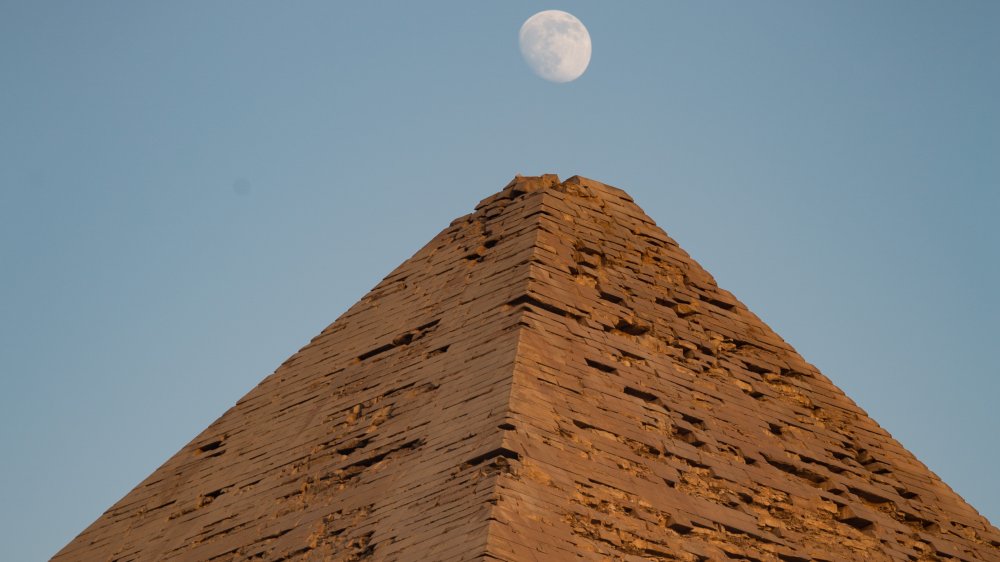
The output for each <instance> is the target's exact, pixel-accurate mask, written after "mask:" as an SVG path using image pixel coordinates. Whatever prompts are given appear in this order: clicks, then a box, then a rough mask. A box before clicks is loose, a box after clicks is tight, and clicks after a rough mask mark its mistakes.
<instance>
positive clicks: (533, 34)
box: [518, 10, 590, 82]
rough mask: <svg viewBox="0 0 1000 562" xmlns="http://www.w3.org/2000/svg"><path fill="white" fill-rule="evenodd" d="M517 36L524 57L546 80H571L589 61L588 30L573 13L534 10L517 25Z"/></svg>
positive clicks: (578, 74) (583, 69)
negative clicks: (519, 26)
mask: <svg viewBox="0 0 1000 562" xmlns="http://www.w3.org/2000/svg"><path fill="white" fill-rule="evenodd" d="M518 39H519V43H520V45H521V55H522V56H523V57H524V61H525V62H527V63H528V66H530V67H531V70H533V71H534V72H535V74H537V75H539V76H541V77H542V78H544V79H546V80H548V81H550V82H572V81H573V80H576V79H577V78H579V77H580V76H581V75H583V73H584V71H586V70H587V65H589V64H590V33H588V32H587V28H586V27H584V26H583V23H581V22H580V20H578V19H576V17H575V16H573V14H569V13H566V12H563V11H561V10H545V11H544V12H538V13H537V14H535V15H533V16H531V17H530V18H528V19H527V20H525V22H524V24H523V25H521V32H520V34H519V36H518Z"/></svg>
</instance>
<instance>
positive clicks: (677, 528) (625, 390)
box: [55, 175, 1000, 562]
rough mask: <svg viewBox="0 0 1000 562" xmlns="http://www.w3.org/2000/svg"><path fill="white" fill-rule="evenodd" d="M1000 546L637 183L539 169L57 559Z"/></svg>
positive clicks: (677, 553) (291, 362)
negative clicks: (708, 262)
mask: <svg viewBox="0 0 1000 562" xmlns="http://www.w3.org/2000/svg"><path fill="white" fill-rule="evenodd" d="M368 559H370V560H421V561H430V560H487V559H495V560H685V561H695V560H734V559H735V560H751V561H788V562H798V561H809V560H813V561H834V560H965V561H984V560H985V561H997V560H1000V532H998V530H997V529H996V528H994V527H993V526H991V525H990V523H989V522H988V521H987V520H986V519H985V518H984V517H982V516H981V515H980V514H978V513H977V512H976V511H975V510H974V509H973V508H972V507H971V506H969V505H968V504H967V503H966V502H965V501H964V500H962V498H961V497H959V496H958V495H957V494H956V493H955V492H953V491H952V490H951V489H950V488H949V487H948V486H947V485H945V484H944V483H943V482H942V481H941V480H940V479H939V478H938V477H937V476H936V475H934V474H933V473H932V472H931V471H930V470H928V469H927V467H925V466H924V465H923V464H921V463H920V462H919V461H918V460H917V459H916V458H915V457H914V456H913V455H912V454H910V453H909V452H908V451H907V450H906V449H905V448H903V446H902V445H900V444H899V443H898V442H897V441H896V440H894V439H893V438H892V437H891V436H890V435H889V434H888V433H887V432H886V431H885V430H883V429H882V428H881V427H879V425H878V424H876V423H875V422H874V421H873V420H872V419H871V418H870V417H868V415H867V414H866V413H865V412H864V411H862V410H861V409H860V408H859V407H858V406H857V405H855V404H854V402H852V401H851V400H850V399H849V398H848V397H847V396H845V394H844V393H843V392H842V391H841V390H840V389H838V388H837V387H836V386H834V385H833V384H832V383H831V382H830V380H829V379H827V378H826V377H824V376H823V375H822V374H820V372H819V371H818V370H817V369H816V368H815V367H813V366H812V365H810V364H809V363H807V362H806V361H804V360H803V358H802V357H801V356H799V355H798V354H797V353H796V352H795V350H794V349H792V348H791V346H789V345H788V344H787V343H785V342H784V341H783V340H782V339H781V338H780V337H779V336H778V335H776V334H775V333H774V332H773V331H772V330H771V329H770V328H768V327H767V325H765V324H764V323H763V322H762V321H761V320H760V319H759V318H757V317H756V316H755V315H754V314H753V313H752V312H750V311H749V310H748V309H747V308H746V307H745V306H744V305H743V304H742V303H740V302H739V301H738V300H736V299H735V298H734V297H733V296H732V295H731V294H730V293H728V292H726V291H724V290H722V289H720V288H719V287H718V286H717V285H716V283H715V281H714V280H713V279H712V277H711V276H710V275H709V274H708V273H707V272H706V271H705V270H704V269H702V268H701V267H700V266H699V265H698V264H697V263H695V262H694V261H693V260H692V259H691V258H690V257H689V256H688V255H687V254H686V253H685V252H684V251H683V250H681V249H680V247H678V245H677V244H676V243H675V242H674V241H673V240H672V239H671V238H669V237H668V236H667V235H666V234H665V233H664V232H663V231H662V230H660V229H659V228H658V227H657V226H656V225H655V224H654V222H653V221H652V220H651V219H650V218H649V217H647V216H646V214H645V213H644V212H643V211H642V210H641V209H640V208H639V207H638V206H637V205H636V204H635V203H634V202H633V201H632V199H631V198H630V197H629V196H628V195H627V194H626V193H625V192H623V191H621V190H619V189H616V188H614V187H610V186H607V185H604V184H601V183H598V182H595V181H591V180H588V179H584V178H580V177H573V178H570V179H568V180H566V181H565V182H560V181H559V179H558V178H556V177H555V176H552V175H545V176H540V177H517V178H515V180H514V181H512V182H511V183H510V184H509V185H508V186H507V187H506V188H505V189H503V190H502V191H501V192H499V193H497V194H495V195H493V196H491V197H489V198H487V199H485V200H483V201H482V202H481V203H480V204H479V205H478V206H477V207H476V210H475V212H473V213H472V214H469V215H467V216H464V217H461V218H459V219H457V220H455V221H454V222H452V223H451V225H450V226H449V227H448V228H446V229H445V230H444V231H442V232H441V233H440V234H438V235H437V236H436V237H435V238H434V239H433V240H431V242H430V243H428V244H427V245H426V246H424V247H423V248H422V249H421V250H420V251H418V252H417V253H416V254H415V255H414V256H413V257H412V258H410V259H409V260H407V261H406V262H405V263H403V264H402V265H401V266H399V267H398V268H397V269H396V270H395V271H393V272H392V273H391V274H390V275H389V276H388V277H386V278H385V279H384V280H383V281H382V282H381V283H379V284H378V286H376V287H375V288H374V289H373V290H372V291H371V292H370V293H368V294H367V295H366V296H365V297H364V298H363V299H361V301H360V302H358V303H357V304H355V305H354V306H353V307H351V308H350V309H349V310H348V311H347V312H346V313H345V314H344V315H343V316H341V317H340V318H339V319H338V320H337V321H336V322H334V323H333V324H331V325H330V326H329V327H327V328H326V329H325V330H323V332H322V333H320V334H319V335H318V336H317V337H315V338H314V339H313V340H312V341H311V342H310V343H309V344H308V345H306V346H305V347H304V348H302V350H300V351H299V352H298V353H296V354H295V355H293V356H292V357H291V358H289V359H288V360H287V361H286V362H285V363H283V364H282V365H281V366H280V367H279V368H278V369H277V370H276V371H275V372H274V373H273V374H272V375H270V376H268V377H267V378H265V379H264V380H263V381H262V382H261V383H260V384H259V385H258V386H257V387H256V388H254V389H253V390H252V391H250V393H248V394H247V395H246V396H245V397H244V398H242V399H241V400H240V401H239V402H238V403H237V404H236V405H235V406H233V407H232V408H231V409H229V411H227V412H226V413H225V414H224V415H223V416H222V417H221V418H219V419H218V420H217V421H216V422H214V423H213V424H212V425H211V426H209V427H208V428H207V429H206V430H205V431H204V432H202V433H201V434H200V435H199V436H198V437H197V438H195V439H194V440H193V441H191V443H189V444H188V445H187V446H185V447H184V448H183V449H181V450H180V451H179V452H178V453H177V454H175V455H174V456H173V457H172V458H171V459H170V460H168V461H167V462H166V463H165V464H164V465H163V466H161V467H160V468H159V469H157V470H156V471H155V472H154V473H153V474H152V475H151V476H149V477H148V478H147V479H146V480H144V481H143V482H142V483H140V484H139V485H138V486H137V487H136V488H135V489H133V490H132V491H131V492H129V493H128V494H127V495H126V496H125V497H124V498H123V499H122V500H121V501H119V502H118V503H116V504H115V505H114V506H112V507H111V508H110V509H109V510H108V511H107V512H105V513H104V514H103V515H102V516H101V517H100V518H99V519H98V520H97V521H95V522H94V523H93V524H92V525H90V527H88V528H87V529H86V530H84V531H83V533H81V534H80V535H79V536H78V537H76V539H74V540H73V541H72V542H71V543H70V544H69V545H67V546H66V547H65V548H64V549H63V550H62V551H61V552H59V553H58V554H57V555H56V557H55V560H60V561H61V560H67V561H68V560H101V561H106V560H107V561H110V560H115V561H126V560H211V561H230V560H273V561H277V560H287V561H291V560H368Z"/></svg>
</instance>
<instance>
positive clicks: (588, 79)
mask: <svg viewBox="0 0 1000 562" xmlns="http://www.w3.org/2000/svg"><path fill="white" fill-rule="evenodd" d="M549 8H557V9H565V10H568V11H570V12H572V13H574V14H575V15H576V16H577V17H579V18H580V19H581V20H582V21H583V23H584V24H585V25H586V26H587V27H588V28H589V30H590V32H591V35H592V38H593V59H592V61H591V64H590V68H589V70H588V71H587V73H586V74H584V76H583V77H582V78H580V79H579V80H577V81H576V82H571V83H568V84H552V83H548V82H544V81H542V80H540V79H539V78H537V77H536V76H535V75H534V74H532V73H531V72H530V70H529V69H528V68H527V67H526V66H525V64H524V63H523V62H522V60H521V58H520V53H519V51H518V47H517V31H518V28H519V27H520V25H521V23H522V22H523V21H524V20H525V19H526V18H527V17H529V16H530V15H532V14H533V13H535V12H537V11H539V10H542V9H549ZM998 28H1000V3H998V2H992V1H982V2H976V1H968V2H961V3H951V2H920V1H906V2H893V1H885V2H827V3H817V2H808V3H804V2H792V1H788V2H754V3H725V4H715V3H705V2H688V3H672V2H671V3H667V2H629V3H624V4H623V3H618V2H573V3H568V2H553V3H545V4H541V3H535V2H492V3H483V2H450V3H443V2H441V3H426V2H400V3H397V4H390V3H383V2H379V3H350V4H348V3H346V2H293V3H274V2H271V3H261V2H242V1H241V2H235V1H231V2H222V1H219V2H207V3H206V2H156V3H154V2H136V1H132V0H129V1H105V2H32V1H24V2H21V1H17V2H12V1H10V0H7V1H2V2H0V376H2V387H0V445H2V449H0V451H2V456H0V544H3V548H4V554H3V556H4V558H6V559H9V560H18V561H21V560H41V559H45V558H47V557H48V556H50V555H52V554H53V553H54V552H55V551H56V550H58V549H59V548H60V547H62V546H63V545H64V544H65V543H66V542H68V541H69V540H70V539H71V538H72V537H73V536H75V534H76V533H78V532H80V531H81V530H82V529H83V528H84V527H85V526H86V525H87V524H89V523H90V522H91V521H92V520H94V519H95V518H96V517H97V516H98V515H100V513H101V512H103V510H105V509H106V508H107V507H109V506H110V505H111V504H112V503H113V502H115V501H116V500H118V499H119V498H120V497H121V496H122V495H124V494H125V493H126V492H127V491H128V490H130V489H131V488H132V487H133V486H134V485H135V484H137V483H138V482H139V481H140V480H141V479H142V478H143V477H145V476H146V475H147V474H149V473H150V472H151V471H153V470H154V469H155V468H156V467H157V466H159V465H160V464H161V463H162V462H163V461H165V460H166V459H167V458H168V457H169V456H170V455H171V454H173V453H174V452H175V451H176V450H177V449H179V448H180V447H181V446H183V445H184V444H185V443H186V442H187V441H188V440H190V439H191V438H192V437H193V436H194V435H195V434H196V433H197V432H198V431H200V430H201V429H202V428H204V427H205V426H206V425H208V424H209V423H210V422H211V421H212V420H214V419H215V418H216V417H217V416H219V415H220V414H222V413H223V412H224V411H225V410H226V408H228V407H229V406H231V405H232V404H233V403H234V402H235V401H236V400H237V399H238V398H239V397H240V396H242V395H243V394H244V393H245V392H247V391H248V390H250V389H251V388H252V387H253V386H254V385H255V384H256V383H257V382H258V381H259V380H260V379H262V378H263V377H264V376H266V375H268V374H269V373H271V372H272V370H273V369H274V368H275V367H276V366H277V365H278V364H279V363H281V362H282V361H283V360H284V359H285V358H286V357H287V356H289V355H290V354H292V353H293V352H295V351H296V350H297V349H298V348H299V347H301V346H302V345H304V344H305V343H306V342H308V341H309V339H310V338H311V337H312V336H313V335H315V334H316V333H318V332H319V331H320V330H321V329H322V328H323V327H324V326H326V325H327V324H328V323H330V322H332V321H333V320H334V319H335V318H336V317H337V316H338V315H339V314H340V313H342V312H343V311H344V310H346V309H347V307H348V306H350V305H351V304H353V303H354V302H355V301H356V300H358V299H359V298H360V297H361V296H362V295H364V293H365V292H366V291H367V290H368V289H369V288H371V287H372V286H373V285H374V284H375V283H377V282H378V281H379V280H380V279H381V278H382V276H384V275H385V274H387V273H388V272H389V271H390V270H391V269H392V268H393V267H394V266H396V265H397V264H398V263H400V262H402V261H403V260H405V259H406V258H407V257H409V256H410V255H411V254H412V253H413V252H415V251H416V250H417V249H418V248H419V247H420V246H422V245H423V244H424V243H425V242H426V241H428V240H429V239H430V238H431V237H432V236H434V235H435V234H436V233H437V232H438V231H439V230H441V229H442V228H444V227H445V226H446V225H447V224H448V222H449V221H451V219H453V218H455V217H457V216H459V215H462V214H464V213H466V212H469V211H470V210H471V209H472V207H473V206H474V205H475V203H476V202H478V201H479V200H480V199H481V198H482V197H484V196H486V195H489V194H490V193H492V192H494V191H496V190H499V189H500V188H502V187H503V186H504V184H505V183H506V182H507V181H508V180H509V179H510V178H511V177H512V176H513V175H514V174H515V173H518V172H520V173H524V174H536V173H543V172H555V173H559V174H560V175H561V176H562V177H564V178H565V177H567V176H569V175H573V174H581V175H584V176H588V177H592V178H595V179H598V180H602V181H605V182H607V183H611V184H613V185H617V186H619V187H622V188H624V189H626V190H628V191H629V192H630V193H631V194H632V195H633V196H634V197H635V198H636V200H637V201H638V203H639V204H640V205H641V206H643V208H644V209H645V210H646V211H647V213H649V215H651V216H652V217H653V218H654V219H656V220H657V221H658V223H659V224H660V225H661V226H662V227H663V228H664V229H665V230H666V231H667V232H668V233H670V234H671V235H672V236H673V237H674V238H675V239H676V240H677V241H678V242H679V243H680V244H681V245H682V246H683V247H684V248H686V249H687V250H688V252H689V253H691V254H692V256H693V257H694V258H695V259H697V260H699V261H700V262H701V263H702V264H703V265H704V266H705V267H706V268H707V269H708V270H709V271H711V272H712V273H713V274H714V275H715V276H716V278H717V280H718V281H719V283H720V284H721V285H722V286H723V287H724V288H727V289H729V290H731V291H732V292H733V293H735V294H736V295H737V296H738V297H739V298H740V299H741V300H743V301H744V302H745V303H746V304H747V305H748V306H750V308H751V309H752V310H754V311H755V312H756V313H757V314H758V315H759V316H761V317H762V318H763V319H764V320H765V321H766V322H768V323H769V324H770V325H771V326H772V327H773V328H775V329H776V330H777V331H778V333H779V334H781V335H782V336H783V337H784V338H785V339H786V340H788V341H789V342H790V343H791V344H792V345H794V346H795V347H796V348H797V349H798V350H799V351H800V352H801V353H802V354H803V355H804V356H805V357H806V359H807V360H809V361H811V362H812V363H814V364H816V365H817V366H818V367H819V368H820V369H821V370H822V371H823V372H824V373H826V374H827V375H828V376H829V377H830V378H831V379H832V380H833V381H834V382H835V383H836V384H838V385H839V386H840V387H841V388H843V389H844V390H845V391H846V392H847V393H848V394H849V395H850V396H851V397H852V398H854V399H855V400H856V401H857V402H858V403H859V404H860V405H861V406H862V407H863V408H865V409H866V410H867V411H868V412H870V413H871V415H872V416H873V417H874V418H875V419H876V420H877V421H878V422H880V423H881V424H882V425H883V426H884V427H886V428H887V429H888V430H889V431H890V432H892V434H893V435H894V436H895V437H897V438H898V439H899V440H900V441H902V443H903V444H904V445H905V446H906V447H908V448H909V449H910V450H911V451H913V452H914V453H915V454H916V455H917V456H918V457H919V458H920V459H921V460H923V461H924V462H925V463H926V464H927V465H929V466H930V467H931V469H932V470H934V471H935V472H937V473H938V474H939V475H941V476H942V477H943V478H944V480H945V481H946V482H948V483H949V484H951V485H952V487H954V488H955V489H956V490H957V491H958V492H959V493H960V494H962V495H963V496H964V497H965V498H966V499H968V500H969V501H970V502H971V503H972V505H973V506H975V507H976V508H978V509H979V510H980V511H981V512H982V513H983V514H984V515H986V516H987V517H989V518H990V519H991V520H992V521H994V522H1000V479H998V478H996V474H997V471H998V465H1000V447H998V446H997V445H998V437H997V434H998V432H1000V420H998V414H997V413H996V412H997V409H996V406H995V402H996V400H997V396H998V395H1000V354H998V349H1000V346H998V344H997V340H998V339H1000V338H998V336H1000V300H998V296H997V290H998V288H1000V227H998V221H1000V219H998V217H1000V141H998V135H1000V109H998V102H997V100H998V99H1000V64H998V62H997V54H998V53H1000V34H998V33H997V29H998Z"/></svg>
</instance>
